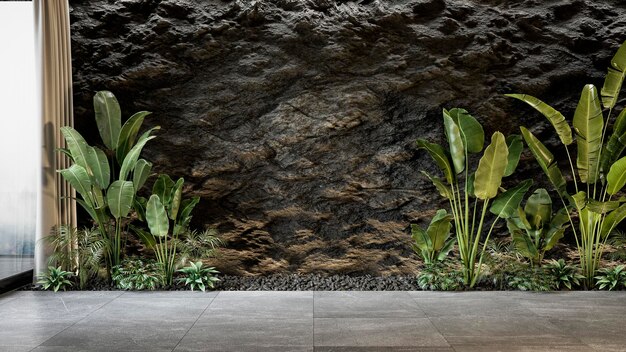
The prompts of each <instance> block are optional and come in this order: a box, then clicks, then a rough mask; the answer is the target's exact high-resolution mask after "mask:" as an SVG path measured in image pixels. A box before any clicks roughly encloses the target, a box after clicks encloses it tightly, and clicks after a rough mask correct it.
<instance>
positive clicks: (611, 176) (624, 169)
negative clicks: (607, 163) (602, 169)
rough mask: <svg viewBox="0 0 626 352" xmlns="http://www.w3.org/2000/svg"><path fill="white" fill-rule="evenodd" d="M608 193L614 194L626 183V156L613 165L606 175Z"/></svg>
mask: <svg viewBox="0 0 626 352" xmlns="http://www.w3.org/2000/svg"><path fill="white" fill-rule="evenodd" d="M606 180H607V187H606V193H608V194H610V195H614V194H615V193H617V192H619V191H620V190H621V189H622V188H624V185H626V157H623V158H621V159H619V160H618V161H616V162H615V163H613V165H611V169H610V170H609V173H608V174H607V176H606Z"/></svg>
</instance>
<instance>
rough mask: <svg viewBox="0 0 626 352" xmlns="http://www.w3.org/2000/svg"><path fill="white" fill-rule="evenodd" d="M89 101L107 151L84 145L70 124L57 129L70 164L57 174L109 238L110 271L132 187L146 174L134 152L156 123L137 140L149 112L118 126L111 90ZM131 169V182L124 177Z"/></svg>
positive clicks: (115, 260) (147, 170) (147, 168)
mask: <svg viewBox="0 0 626 352" xmlns="http://www.w3.org/2000/svg"><path fill="white" fill-rule="evenodd" d="M93 102H94V111H95V119H96V123H97V125H98V131H99V132H100V137H101V138H102V141H103V143H104V145H105V146H106V151H103V150H101V149H99V148H98V147H95V146H90V145H89V144H87V142H86V141H85V139H84V138H83V137H82V136H81V135H80V133H78V132H77V131H76V130H75V129H73V128H72V127H67V126H66V127H62V128H61V133H62V134H63V136H64V137H65V143H66V145H67V149H64V150H63V153H64V154H65V155H67V156H68V157H69V158H70V159H71V160H72V161H73V164H72V165H71V166H70V167H69V168H67V169H63V170H59V173H60V174H61V175H62V176H63V177H64V178H65V179H66V180H67V181H68V182H69V183H70V185H71V186H72V187H73V188H74V189H75V190H76V192H77V193H78V195H79V196H80V198H79V199H77V202H78V204H80V205H81V206H82V207H83V208H84V209H85V210H86V211H87V213H88V214H89V215H90V216H91V217H92V219H93V220H94V222H95V223H96V224H97V225H98V230H99V231H100V233H102V234H103V235H105V236H104V237H106V238H108V239H109V241H108V242H107V243H108V244H109V245H108V248H107V251H106V253H105V254H106V257H107V261H108V267H109V269H110V268H112V267H113V266H115V265H119V264H120V260H121V252H122V248H121V246H122V239H121V234H122V232H123V228H122V227H123V226H124V224H126V223H127V222H128V217H129V213H130V210H131V208H132V207H133V205H134V203H135V202H134V198H135V195H136V193H137V191H138V190H139V188H140V187H141V186H142V185H143V182H145V179H146V178H147V175H149V174H150V169H151V164H150V163H149V162H147V161H145V160H143V159H139V155H140V154H141V151H142V149H143V147H144V146H145V144H146V143H147V142H148V141H149V140H151V139H153V138H155V137H154V136H150V134H151V133H152V132H153V131H154V130H156V129H158V128H159V127H155V128H152V129H150V130H148V131H147V132H145V133H144V134H143V135H141V136H140V137H139V138H138V139H137V134H138V132H139V129H140V128H141V124H142V123H143V120H144V118H145V116H147V115H148V114H149V112H146V111H142V112H138V113H136V114H134V115H133V116H131V117H130V118H129V119H128V120H127V121H126V122H125V123H124V125H122V123H121V112H120V106H119V104H118V102H117V99H116V98H115V96H114V95H113V94H112V93H111V92H108V91H101V92H97V93H96V95H95V96H94V99H93ZM116 165H118V166H120V172H119V177H118V179H117V180H115V181H114V182H110V181H111V177H112V176H114V174H115V170H116V167H115V166H116ZM131 173H132V174H133V177H132V179H133V181H131V180H129V179H128V178H129V176H130V174H131ZM111 223H114V226H111Z"/></svg>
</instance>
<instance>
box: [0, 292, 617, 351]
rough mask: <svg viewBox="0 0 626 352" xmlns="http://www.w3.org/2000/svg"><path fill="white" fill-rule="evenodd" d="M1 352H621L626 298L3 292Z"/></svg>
mask: <svg viewBox="0 0 626 352" xmlns="http://www.w3.org/2000/svg"><path fill="white" fill-rule="evenodd" d="M0 351H59V352H69V351H103V352H104V351H156V352H160V351H241V352H248V351H268V352H270V351H271V352H286V351H294V352H305V351H306V352H312V351H318V352H352V351H354V352H357V351H358V352H374V351H382V352H385V351H387V352H400V351H401V352H407V351H423V352H449V351H456V352H474V351H475V352H491V351H503V352H504V351H506V352H509V351H512V352H521V351H525V352H526V351H528V352H530V351H533V352H541V351H575V352H582V351H602V352H611V351H623V352H626V292H615V293H614V292H562V293H525V292H464V293H446V292H211V293H200V292H62V293H57V294H54V293H51V292H12V293H8V294H5V295H3V296H0Z"/></svg>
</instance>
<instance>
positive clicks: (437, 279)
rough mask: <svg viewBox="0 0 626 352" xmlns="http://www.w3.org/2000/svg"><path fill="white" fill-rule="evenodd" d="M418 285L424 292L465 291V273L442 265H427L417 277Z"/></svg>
mask: <svg viewBox="0 0 626 352" xmlns="http://www.w3.org/2000/svg"><path fill="white" fill-rule="evenodd" d="M417 284H418V285H419V287H420V288H421V289H422V290H424V291H427V290H429V291H460V290H463V289H465V283H464V275H463V272H462V271H461V270H458V269H456V268H454V267H452V266H449V265H444V264H442V263H435V264H432V265H426V266H425V267H424V269H422V271H420V273H419V274H418V276H417Z"/></svg>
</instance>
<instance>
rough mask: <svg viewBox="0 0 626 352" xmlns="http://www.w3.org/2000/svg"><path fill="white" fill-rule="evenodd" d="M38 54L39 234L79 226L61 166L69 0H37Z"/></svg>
mask: <svg viewBox="0 0 626 352" xmlns="http://www.w3.org/2000/svg"><path fill="white" fill-rule="evenodd" d="M33 4H34V9H35V36H36V46H37V48H36V55H37V69H38V72H37V73H38V74H37V76H38V82H37V83H38V85H39V108H40V111H39V113H40V116H41V121H42V125H41V126H42V131H41V141H42V144H41V165H42V177H41V191H40V192H39V209H38V210H39V216H38V224H37V225H38V226H37V237H38V239H40V238H42V237H44V236H47V235H48V234H49V233H50V231H51V230H52V229H53V228H54V227H55V226H58V225H70V226H76V202H75V201H74V200H73V198H74V197H75V193H74V191H73V190H72V189H71V188H70V187H69V185H68V184H67V183H66V182H65V181H63V179H62V178H61V177H59V176H58V174H57V172H56V170H58V169H63V168H66V167H68V166H69V160H68V159H67V157H65V156H64V155H63V154H62V153H58V152H57V151H56V149H57V148H59V147H64V141H63V137H62V135H61V133H60V131H59V129H60V128H61V127H62V126H73V124H74V115H73V111H72V59H71V49H70V17H69V5H68V1H67V0H34V2H33ZM36 248H37V249H36V255H35V271H36V272H41V270H45V268H46V266H47V262H46V261H47V255H48V254H49V252H48V250H49V249H47V248H46V247H45V246H43V245H42V244H41V242H40V244H39V245H38V246H37V247H36Z"/></svg>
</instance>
